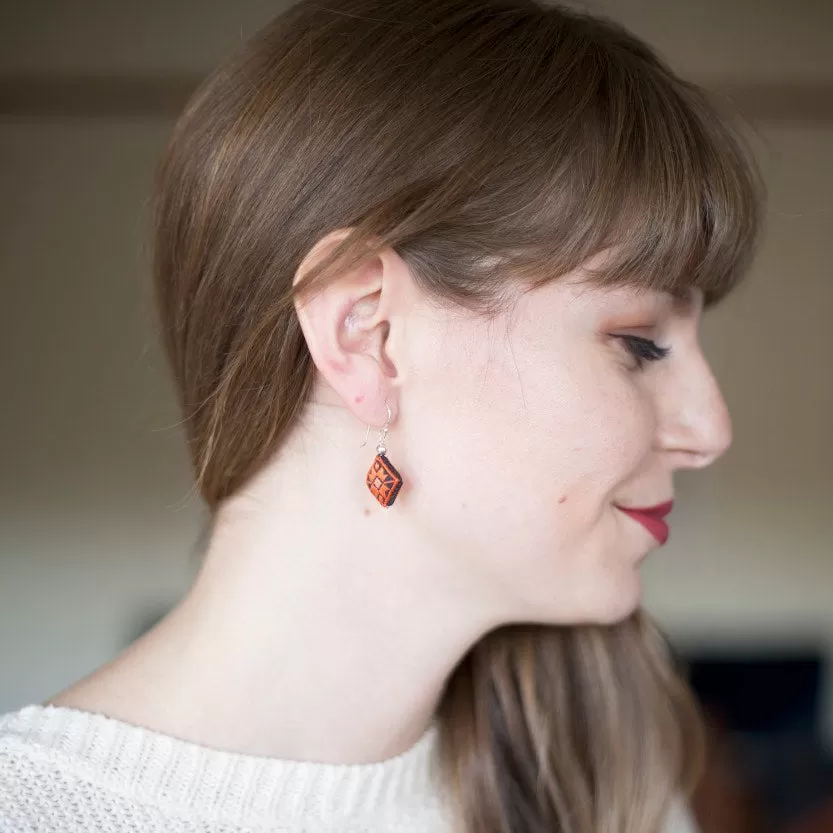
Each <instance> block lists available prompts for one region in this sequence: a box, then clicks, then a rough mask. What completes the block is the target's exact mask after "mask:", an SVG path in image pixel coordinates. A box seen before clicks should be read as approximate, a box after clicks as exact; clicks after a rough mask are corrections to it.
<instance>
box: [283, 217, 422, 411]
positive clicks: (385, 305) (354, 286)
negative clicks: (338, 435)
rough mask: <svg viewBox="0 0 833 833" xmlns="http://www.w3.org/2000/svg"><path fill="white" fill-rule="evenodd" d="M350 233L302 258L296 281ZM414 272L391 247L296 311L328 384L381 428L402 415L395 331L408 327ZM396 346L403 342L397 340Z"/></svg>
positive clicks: (302, 301)
mask: <svg viewBox="0 0 833 833" xmlns="http://www.w3.org/2000/svg"><path fill="white" fill-rule="evenodd" d="M348 233H349V230H339V231H334V232H331V233H330V234H328V235H326V236H325V237H324V238H322V239H321V240H320V241H319V242H318V243H316V245H315V246H313V248H312V249H311V250H310V252H309V253H308V254H307V255H306V257H305V258H304V259H303V261H302V263H301V265H300V266H299V267H298V270H297V272H296V274H295V280H294V282H295V283H297V282H298V281H299V280H300V279H301V278H302V277H303V276H304V275H305V274H306V273H307V271H308V270H309V269H310V268H311V267H312V266H314V265H315V264H317V263H318V262H320V261H322V260H324V259H325V258H326V257H327V256H328V255H329V254H330V253H331V251H332V250H333V249H334V248H335V247H336V245H338V243H340V242H341V241H342V240H343V239H344V237H346V236H347V234H348ZM409 281H410V274H409V273H408V269H407V266H406V265H405V264H404V262H403V261H402V259H401V258H400V257H399V256H398V255H397V254H396V253H395V252H393V251H392V250H391V249H387V250H384V251H383V252H381V253H379V254H377V255H374V256H373V257H370V258H368V260H367V261H365V262H363V263H362V264H361V265H360V266H359V267H358V268H356V269H355V270H353V271H351V272H349V273H345V274H343V275H341V276H339V277H338V278H336V279H335V280H334V281H332V282H331V283H330V284H329V285H328V286H326V287H325V288H324V289H321V290H319V291H317V292H315V293H314V294H311V295H307V296H303V297H296V300H295V309H296V311H297V314H298V320H299V321H300V324H301V329H302V331H303V333H304V337H305V339H306V342H307V346H308V347H309V351H310V354H311V356H312V359H313V361H314V362H315V366H316V368H317V369H318V372H319V373H320V374H321V377H322V378H323V379H324V381H325V382H326V383H327V384H328V385H329V386H330V388H332V390H333V391H335V393H336V394H337V395H338V397H339V398H340V399H341V400H342V402H343V403H344V405H345V406H346V407H347V408H348V409H349V410H350V411H351V412H352V413H353V414H354V415H355V416H356V417H357V418H358V419H359V420H360V421H361V422H364V423H365V424H367V425H372V426H376V427H379V426H382V425H383V424H384V423H385V422H386V421H387V407H386V403H387V405H388V406H389V407H390V409H391V415H392V416H391V420H393V419H394V418H395V416H396V413H397V410H398V409H397V405H398V403H397V396H396V393H397V384H398V382H399V381H400V374H399V370H398V368H397V363H398V357H396V356H394V355H393V351H392V350H391V345H392V343H393V341H394V339H393V338H392V337H391V336H392V330H393V329H397V330H398V328H399V327H400V326H402V324H403V316H402V315H401V312H402V311H403V310H402V307H401V305H402V303H403V301H404V300H405V298H406V296H407V291H406V289H407V288H406V286H405V285H404V284H403V282H409ZM395 340H396V341H397V342H399V341H401V339H395Z"/></svg>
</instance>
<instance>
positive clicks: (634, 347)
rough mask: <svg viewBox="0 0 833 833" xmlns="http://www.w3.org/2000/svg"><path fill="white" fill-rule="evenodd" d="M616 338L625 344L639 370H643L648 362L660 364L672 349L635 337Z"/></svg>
mask: <svg viewBox="0 0 833 833" xmlns="http://www.w3.org/2000/svg"><path fill="white" fill-rule="evenodd" d="M615 338H617V339H619V341H621V342H622V344H624V346H625V349H626V350H627V351H628V353H630V355H631V356H632V358H633V359H634V361H635V362H636V369H637V370H642V369H643V368H644V367H645V364H646V363H647V362H658V361H660V360H661V359H664V358H665V357H666V356H668V354H669V353H670V352H671V348H670V347H660V346H659V344H657V343H656V342H655V341H652V340H651V339H650V338H642V337H641V336H634V335H617V336H615Z"/></svg>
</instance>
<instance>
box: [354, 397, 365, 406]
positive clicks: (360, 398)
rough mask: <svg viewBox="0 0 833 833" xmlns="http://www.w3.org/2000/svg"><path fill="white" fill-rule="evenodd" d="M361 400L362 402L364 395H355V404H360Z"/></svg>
mask: <svg viewBox="0 0 833 833" xmlns="http://www.w3.org/2000/svg"><path fill="white" fill-rule="evenodd" d="M361 402H364V397H363V396H357V397H356V404H357V405H358V404H360V403H361Z"/></svg>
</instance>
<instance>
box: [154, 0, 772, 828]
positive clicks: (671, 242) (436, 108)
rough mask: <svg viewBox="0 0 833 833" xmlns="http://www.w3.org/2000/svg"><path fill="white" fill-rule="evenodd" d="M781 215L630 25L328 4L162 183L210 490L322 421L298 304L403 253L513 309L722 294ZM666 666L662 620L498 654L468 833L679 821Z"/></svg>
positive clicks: (467, 764)
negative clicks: (617, 292)
mask: <svg viewBox="0 0 833 833" xmlns="http://www.w3.org/2000/svg"><path fill="white" fill-rule="evenodd" d="M760 199H761V187H760V182H759V177H758V174H757V170H756V167H755V165H754V163H753V162H752V161H751V156H750V154H749V153H748V151H747V150H746V146H745V144H744V142H743V141H742V139H741V138H740V135H739V133H738V132H737V131H736V130H735V129H733V128H732V127H731V126H730V124H729V122H728V121H727V119H726V118H725V117H723V116H721V115H720V114H719V113H718V112H717V110H716V109H715V107H714V105H713V104H711V103H710V102H709V101H708V99H707V98H706V97H705V95H704V94H703V93H702V92H701V91H700V90H699V89H698V88H696V87H695V86H693V85H691V84H688V83H686V82H684V81H682V80H680V79H679V78H677V77H676V76H675V75H674V74H673V73H672V72H671V71H670V70H669V69H668V68H667V67H666V66H665V65H664V64H663V63H662V62H661V61H660V60H659V59H658V58H657V57H656V56H655V55H654V54H653V53H652V52H651V50H649V49H648V48H647V47H646V46H645V45H644V44H642V43H641V42H640V41H639V40H637V39H636V38H634V37H633V36H632V35H630V34H628V33H627V32H626V31H625V30H623V29H622V28H620V27H619V26H617V25H615V24H613V23H611V22H608V21H604V20H600V19H597V18H594V17H591V16H588V15H585V14H580V13H577V12H573V11H568V10H566V9H564V8H560V7H541V6H538V5H537V4H536V3H534V2H533V1H532V0H419V2H413V0H329V1H328V3H327V4H326V7H324V6H323V5H319V4H317V3H315V2H310V1H309V0H302V2H300V3H298V4H297V5H295V6H293V7H292V8H290V9H289V10H288V11H286V12H285V13H283V14H282V15H280V16H279V17H278V18H276V19H275V20H274V21H273V22H272V23H271V24H270V25H269V26H268V27H266V28H265V29H264V30H263V31H262V32H261V33H259V34H258V35H257V36H256V37H255V38H254V39H253V40H251V41H250V42H249V43H248V44H246V46H245V47H244V48H243V49H242V51H241V52H240V53H239V54H238V55H236V56H234V57H233V59H232V60H230V61H229V62H228V63H227V64H226V65H224V66H222V67H220V68H219V69H218V70H216V71H215V72H214V73H213V74H212V75H211V76H210V77H209V78H208V79H207V80H206V81H205V82H204V83H203V85H202V86H201V87H200V89H199V90H198V91H197V93H196V94H195V95H194V97H193V99H192V100H191V101H190V103H189V104H188V106H187V108H186V110H185V112H184V113H183V115H182V117H181V118H180V119H179V121H178V123H177V125H176V127H175V129H174V131H173V135H172V138H171V140H170V144H169V146H168V148H167V152H166V154H165V156H164V158H163V160H162V163H161V165H160V169H159V176H158V183H157V194H156V219H155V222H156V245H155V262H154V270H155V289H156V295H157V299H158V305H159V311H160V315H161V323H162V333H163V338H164V340H165V346H166V349H167V352H168V355H169V358H170V362H171V366H172V369H173V373H174V376H175V379H176V383H177V387H178V392H179V396H180V398H181V405H182V408H183V412H184V417H185V426H186V430H187V435H188V441H189V446H190V450H191V454H192V458H193V461H194V466H195V470H196V473H197V482H198V484H199V487H200V489H201V491H202V494H203V496H204V498H205V500H206V501H207V503H208V505H209V506H210V507H211V508H212V509H216V507H217V506H218V504H220V502H221V501H222V500H223V499H224V498H226V497H227V496H229V495H231V494H233V493H234V492H235V491H236V490H237V489H238V488H239V487H240V486H241V485H242V484H244V483H246V482H247V481H248V480H249V479H250V478H251V477H252V476H253V475H254V474H255V473H256V472H257V471H258V470H259V469H260V467H262V466H263V465H264V464H265V463H266V462H267V461H268V460H269V459H270V458H271V457H272V456H273V454H274V452H275V450H276V448H277V447H278V446H280V444H281V442H282V441H283V439H284V438H285V437H286V436H287V434H288V432H290V431H291V430H292V429H293V427H294V426H295V425H296V424H297V422H298V421H299V419H300V418H301V415H302V412H303V410H304V406H305V404H306V402H307V398H308V395H309V394H310V392H311V389H312V383H313V372H314V367H313V363H312V361H311V358H310V355H309V352H308V350H307V347H306V343H305V340H304V337H303V335H302V332H301V329H300V325H299V322H298V319H297V316H296V312H295V307H294V298H295V293H297V292H304V291H311V290H314V289H315V288H316V287H320V286H323V285H324V284H326V282H328V281H331V280H334V279H336V278H337V276H338V275H339V274H340V273H343V270H346V269H350V268H352V267H353V266H354V265H356V264H358V263H359V262H361V261H362V260H364V259H365V258H367V257H369V256H370V255H372V254H373V252H374V251H377V250H379V249H381V248H384V247H392V248H393V249H395V251H396V252H397V253H398V254H399V255H400V256H401V257H402V258H403V259H404V261H405V262H406V263H407V264H408V266H409V267H410V269H411V271H412V274H413V277H414V280H415V281H417V282H418V283H419V284H420V285H421V286H422V288H423V289H424V290H425V291H427V292H430V293H433V295H434V296H435V297H437V298H439V299H444V300H446V301H447V302H448V303H457V304H462V305H464V306H466V307H467V308H469V309H470V310H472V311H475V312H482V313H483V314H489V313H490V312H493V311H498V310H499V309H500V308H501V303H502V302H503V300H504V298H505V297H506V294H507V293H506V292H505V289H506V287H507V286H509V285H510V284H509V282H510V281H511V282H513V284H515V285H518V283H519V282H520V283H522V284H524V285H527V286H530V287H534V286H537V285H540V284H542V283H543V282H545V281H549V280H553V279H556V278H558V277H559V276H560V275H563V274H564V273H566V272H568V271H570V270H572V269H574V268H575V267H577V266H578V265H580V264H581V263H583V262H585V261H586V260H587V259H588V258H589V257H590V256H591V255H593V254H596V253H598V252H600V251H602V250H607V251H608V252H609V253H610V257H609V259H608V260H607V261H606V263H605V265H604V267H603V268H602V269H600V270H599V271H598V272H597V273H595V274H594V275H593V279H594V280H597V281H601V282H617V283H630V284H634V285H637V286H642V287H651V288H655V289H659V290H664V291H668V292H671V293H674V294H675V295H678V294H682V293H683V292H685V291H686V290H687V289H688V288H690V287H692V286H696V287H700V288H701V289H702V290H703V291H704V293H705V296H706V300H707V302H708V303H714V302H715V301H717V300H718V299H720V298H721V297H722V296H724V295H725V294H726V292H727V291H728V290H729V289H730V288H731V286H732V285H733V283H734V282H735V281H736V280H737V278H738V276H739V275H740V274H741V272H742V271H743V268H744V267H745V265H746V264H747V261H748V259H749V256H750V252H751V250H752V247H753V242H754V239H755V236H756V232H757V228H758V224H759V217H760ZM339 228H344V229H351V230H352V231H351V233H350V234H349V235H348V236H347V237H346V239H345V240H344V241H343V243H342V244H341V245H340V246H339V247H338V248H337V249H336V250H335V251H334V252H333V254H332V256H331V257H330V258H328V259H327V260H326V261H325V262H323V263H321V264H320V265H319V267H318V268H317V269H315V270H314V271H312V272H311V273H309V274H308V275H307V276H306V278H305V280H304V281H302V282H301V284H300V285H299V286H297V287H296V288H294V289H293V286H292V282H293V277H294V274H295V271H296V270H297V268H298V266H299V264H300V262H301V260H302V259H303V257H304V255H305V254H306V253H307V252H308V251H309V250H310V249H311V248H312V246H313V245H314V244H315V243H316V242H317V241H318V240H319V239H320V238H321V237H323V236H324V235H325V234H326V233H327V232H329V231H331V230H334V229H339ZM665 654H666V652H665V648H664V646H663V643H662V640H661V639H660V638H659V637H658V635H657V634H656V632H655V631H654V630H653V629H652V627H651V625H650V624H649V622H648V621H647V619H646V618H645V617H644V616H642V615H641V614H638V615H636V616H634V617H632V618H631V619H630V620H628V621H626V622H624V623H622V624H620V625H616V626H614V627H575V628H555V627H537V628H536V627H526V626H525V627H517V626H516V627H506V628H503V629H501V630H498V631H495V632H493V633H491V634H488V635H487V636H486V637H484V638H483V639H482V641H481V642H480V643H478V645H476V646H475V648H474V649H473V650H472V651H471V652H470V654H469V655H467V656H466V657H465V658H464V659H463V660H462V662H461V663H460V665H459V666H458V668H457V669H456V670H455V672H454V674H453V675H452V678H451V679H450V680H449V682H448V686H447V690H446V692H445V694H444V698H443V701H442V703H441V706H440V711H439V720H440V724H441V727H442V733H441V737H442V752H443V754H442V764H443V768H444V771H445V773H446V775H447V776H448V783H450V784H451V785H453V795H454V797H455V798H456V807H457V811H458V814H459V821H460V829H461V830H464V831H467V833H521V831H523V832H524V833H527V831H530V832H532V833H539V831H540V833H544V831H547V833H551V832H552V831H561V833H599V831H608V832H609V833H651V831H656V830H657V829H658V828H659V827H660V825H661V820H662V817H663V814H664V813H665V812H666V810H667V806H668V801H669V799H670V797H671V795H672V794H673V793H674V791H676V790H678V789H680V788H681V787H685V786H688V785H690V783H691V778H692V777H693V771H694V769H695V766H694V762H696V760H697V754H696V753H697V737H698V735H697V726H698V724H697V719H696V712H695V711H694V708H693V705H692V702H691V700H690V698H689V697H688V694H687V692H686V689H685V686H684V685H683V684H682V683H681V681H680V680H679V679H678V678H677V677H676V676H675V674H674V672H673V671H672V669H671V668H670V665H669V662H668V659H667V657H666V655H665Z"/></svg>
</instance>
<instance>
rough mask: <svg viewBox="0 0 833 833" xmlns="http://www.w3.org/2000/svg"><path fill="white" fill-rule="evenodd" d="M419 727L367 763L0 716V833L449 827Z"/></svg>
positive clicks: (49, 711) (84, 719)
mask: <svg viewBox="0 0 833 833" xmlns="http://www.w3.org/2000/svg"><path fill="white" fill-rule="evenodd" d="M437 738H438V732H437V729H436V727H435V726H431V727H430V728H429V730H428V731H427V732H426V734H425V735H424V736H423V737H422V738H421V739H420V740H419V741H418V742H417V743H416V745H415V746H413V747H412V748H411V749H409V750H408V751H406V752H405V753H404V754H402V755H399V756H398V757H396V758H391V759H390V760H387V761H384V762H382V763H378V764H357V765H337V764H317V763H315V764H313V763H301V762H295V761H280V760H276V759H273V758H261V757H255V756H251V755H239V754H234V753H231V752H221V751H219V750H215V749H207V748H205V747H202V746H198V745H196V744H194V743H189V742H186V741H183V740H179V739H176V738H172V737H169V736H167V735H163V734H159V733H157V732H152V731H149V730H147V729H142V728H139V727H137V726H131V725H128V724H127V723H122V722H121V721H118V720H114V719H112V718H109V717H105V716H103V715H97V714H91V713H89V712H82V711H77V710H75V709H67V708H58V707H54V706H37V705H33V706H27V707H25V708H23V709H21V710H20V711H18V712H13V713H10V714H7V715H3V716H2V717H0V831H2V833H12V831H13V832H14V833H80V831H84V833H87V831H90V833H92V831H96V833H97V832H98V831H107V833H128V832H129V833H255V831H257V833H266V831H269V833H290V831H291V833H323V831H345V832H346V833H348V832H349V833H379V832H380V831H402V833H449V825H448V821H447V818H446V816H445V813H444V809H443V806H442V803H441V801H440V794H441V791H440V790H438V789H437V788H436V782H435V779H434V775H435V770H434V767H433V763H434V760H435V758H434V754H435V749H436V745H437Z"/></svg>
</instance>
